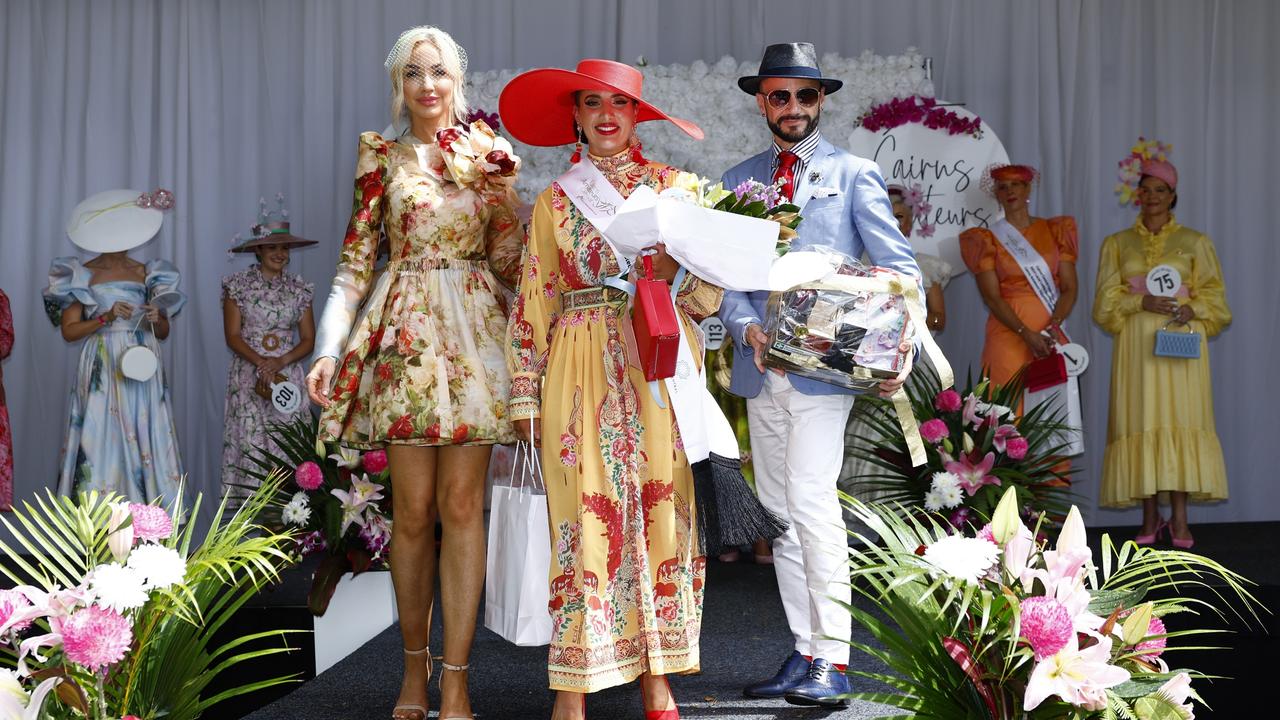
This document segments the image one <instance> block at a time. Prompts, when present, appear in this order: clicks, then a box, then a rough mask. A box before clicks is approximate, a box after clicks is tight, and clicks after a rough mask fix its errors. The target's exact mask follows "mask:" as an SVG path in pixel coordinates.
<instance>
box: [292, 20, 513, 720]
mask: <svg viewBox="0 0 1280 720" xmlns="http://www.w3.org/2000/svg"><path fill="white" fill-rule="evenodd" d="M465 63H466V56H465V54H464V53H463V52H462V50H461V49H460V48H459V47H458V46H457V45H456V44H455V43H454V41H453V39H452V38H450V37H449V35H448V34H447V33H445V32H443V31H441V30H439V29H438V28H430V27H423V28H414V29H412V30H409V31H407V32H405V33H404V34H402V35H401V36H400V39H399V40H398V41H397V42H396V45H395V47H394V48H393V49H392V51H391V54H390V56H389V57H388V58H387V70H388V72H389V73H390V76H391V89H392V116H393V118H394V122H395V126H396V127H398V128H404V132H402V133H401V134H400V136H399V137H398V138H395V139H391V138H384V137H382V136H380V135H378V134H377V133H372V132H367V133H364V134H363V135H361V136H360V145H359V153H358V156H357V160H356V181H355V203H354V206H353V212H352V215H351V223H350V225H349V227H348V229H347V234H346V237H345V239H344V240H343V244H342V253H341V257H340V259H339V261H338V273H337V277H335V278H334V282H333V288H332V290H331V291H330V295H329V300H328V303H327V304H326V305H325V310H324V315H323V316H322V318H321V321H320V326H319V332H318V335H317V338H316V360H315V361H314V363H313V365H312V369H311V372H310V373H309V374H308V375H307V390H308V393H309V394H310V395H311V397H312V399H313V400H314V401H315V402H316V403H318V404H319V405H321V406H322V407H323V408H324V412H323V413H322V415H321V419H320V437H321V438H323V439H325V440H337V441H338V442H340V443H342V444H343V445H347V446H350V447H356V448H362V449H365V448H379V447H385V448H386V449H387V457H388V460H389V461H390V466H391V480H392V487H393V493H392V514H393V517H394V522H393V524H392V538H391V576H392V580H393V581H394V583H395V590H396V600H397V603H398V605H399V608H400V631H401V634H402V636H403V639H404V649H405V675H404V678H403V682H402V685H401V689H400V700H399V702H398V704H397V707H396V711H395V714H394V717H396V718H403V719H405V720H424V719H425V717H426V714H427V709H426V706H427V693H426V687H425V685H426V681H427V679H428V678H429V677H430V674H431V663H430V652H429V650H428V648H427V639H428V631H429V623H430V617H431V604H432V597H433V586H434V581H435V574H436V555H435V551H434V546H433V540H434V538H433V529H434V527H435V522H436V516H437V513H438V514H439V518H440V521H441V524H442V526H443V529H444V535H443V541H442V545H441V548H440V559H439V564H440V580H441V582H440V587H441V597H442V604H443V610H444V637H445V640H444V662H443V663H442V664H443V665H444V668H445V669H446V670H447V671H449V672H446V673H444V676H443V677H442V679H441V699H440V717H441V718H467V717H470V716H471V709H470V701H469V700H468V698H467V692H466V682H467V675H466V671H467V669H468V665H467V661H468V657H469V654H470V651H471V641H472V639H473V636H474V634H475V626H476V611H477V608H478V606H479V602H480V593H481V591H482V589H483V586H484V571H485V528H484V515H483V506H484V478H485V473H486V470H487V468H488V463H489V456H490V450H491V446H492V445H493V444H494V443H510V442H514V440H515V437H514V435H513V433H512V429H511V423H510V421H509V420H508V418H507V410H506V400H507V388H508V387H509V385H510V382H509V379H508V373H507V370H506V365H505V360H504V353H503V337H504V334H505V329H506V317H507V316H506V308H505V307H504V305H503V303H502V302H501V301H500V299H499V285H498V283H499V282H503V283H505V284H507V285H514V284H515V281H516V275H517V274H518V273H519V263H520V251H521V243H522V236H521V232H520V223H519V221H518V219H517V216H516V210H515V208H516V207H517V200H516V196H515V193H514V192H513V191H512V190H511V185H512V183H513V182H514V180H515V171H516V167H517V165H518V160H517V159H516V158H515V157H514V155H513V154H511V152H510V149H511V146H510V144H508V143H506V141H505V140H502V139H501V138H498V137H496V136H495V135H494V134H493V133H492V131H491V130H489V128H488V126H487V125H485V124H484V123H482V122H477V123H474V124H473V125H472V126H471V127H470V128H465V127H463V126H462V125H461V123H462V119H463V117H464V116H465V113H466V100H465V98H464V96H463V87H464V85H463V72H464V71H465V69H466V65H465ZM383 233H385V234H386V235H387V237H388V238H389V240H390V250H391V257H390V262H389V263H388V264H387V269H386V271H385V272H384V273H383V274H382V275H381V276H380V277H379V279H378V281H377V284H376V285H374V284H373V281H372V278H373V269H374V260H375V257H376V254H377V248H378V239H379V236H380V235H382V234H383ZM331 384H332V387H331Z"/></svg>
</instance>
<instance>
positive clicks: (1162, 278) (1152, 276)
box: [1147, 265, 1182, 297]
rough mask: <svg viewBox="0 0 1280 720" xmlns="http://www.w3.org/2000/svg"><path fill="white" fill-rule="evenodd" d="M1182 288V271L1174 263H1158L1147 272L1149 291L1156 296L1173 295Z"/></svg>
mask: <svg viewBox="0 0 1280 720" xmlns="http://www.w3.org/2000/svg"><path fill="white" fill-rule="evenodd" d="M1180 289H1182V273H1180V272H1178V268H1176V267H1174V266H1172V265H1157V266H1155V267H1153V268H1151V271H1150V272H1148V273H1147V292H1148V293H1150V294H1151V295H1155V296H1156V297H1173V296H1174V295H1177V294H1178V290H1180Z"/></svg>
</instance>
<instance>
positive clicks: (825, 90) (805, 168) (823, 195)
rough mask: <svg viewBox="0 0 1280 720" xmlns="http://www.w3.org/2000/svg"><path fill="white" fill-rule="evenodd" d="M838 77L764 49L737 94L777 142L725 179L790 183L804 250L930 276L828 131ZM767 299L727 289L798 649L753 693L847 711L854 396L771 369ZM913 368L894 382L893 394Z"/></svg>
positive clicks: (870, 181) (795, 48)
mask: <svg viewBox="0 0 1280 720" xmlns="http://www.w3.org/2000/svg"><path fill="white" fill-rule="evenodd" d="M842 84H843V83H842V82H841V81H840V80H836V79H832V78H824V77H823V76H822V72H821V70H819V68H818V62H817V54H816V52H815V51H814V48H813V45H812V44H810V43H784V44H779V45H770V46H769V47H768V48H766V49H765V54H764V59H763V60H762V61H761V63H760V71H759V73H758V74H757V75H752V76H747V77H743V78H739V80H738V86H739V87H740V88H742V90H743V91H745V92H747V93H750V94H752V95H755V97H756V102H757V104H758V106H759V109H760V114H761V115H763V116H764V117H765V120H766V122H767V123H768V126H769V129H770V130H771V131H772V133H773V144H772V145H771V146H770V147H769V148H768V149H767V150H765V151H764V152H762V153H760V154H758V155H756V156H754V157H751V158H748V159H747V160H745V161H743V162H741V163H739V164H738V165H736V166H734V167H733V168H732V169H730V170H729V171H728V172H726V173H725V174H724V177H723V181H724V186H725V187H726V188H733V187H736V186H737V185H739V184H740V183H742V182H743V181H746V180H750V179H755V180H758V181H760V182H763V183H765V184H769V183H771V182H778V183H780V184H781V188H782V190H783V192H784V194H788V195H790V197H791V199H792V202H794V203H795V204H796V205H799V206H800V208H801V210H800V214H801V216H802V217H803V218H804V219H803V220H802V221H801V222H800V225H799V227H798V228H797V231H798V233H799V236H798V237H796V238H795V239H794V240H793V241H792V243H791V248H792V249H793V250H804V249H811V248H814V247H818V246H825V247H828V248H831V249H833V250H837V251H839V252H841V253H844V254H845V255H848V256H849V257H851V258H853V259H855V260H856V259H860V258H861V257H862V255H863V253H864V252H865V253H866V254H867V255H868V256H869V257H870V260H871V263H872V264H873V265H879V266H882V267H888V268H892V269H894V270H897V271H899V272H902V273H906V274H909V275H914V276H916V277H920V269H919V267H918V266H917V265H916V261H915V256H914V255H913V254H912V251H911V246H910V244H908V242H907V240H906V239H905V238H904V237H903V236H902V233H901V232H899V230H898V222H897V220H895V219H894V217H893V207H892V205H891V203H890V202H889V196H888V193H887V192H886V190H885V183H884V180H883V178H881V176H880V171H879V168H877V166H876V164H875V163H874V162H872V161H870V160H867V159H864V158H860V157H857V156H855V155H851V154H850V153H848V152H847V151H845V150H842V149H840V148H838V147H836V146H834V145H832V144H831V143H830V142H827V140H826V139H825V138H823V137H822V135H821V133H819V132H818V124H819V119H820V117H821V112H822V103H823V100H824V99H825V97H826V96H827V95H829V94H831V93H834V92H836V91H837V90H839V89H840V86H841V85H842ZM768 297H769V293H768V292H766V291H759V292H750V293H743V292H726V293H725V295H724V301H723V303H722V304H721V306H720V319H721V320H722V321H723V322H724V323H725V325H726V327H727V328H728V331H729V332H730V333H731V334H732V336H733V340H734V344H735V352H736V356H735V357H734V359H733V376H732V382H731V384H730V387H729V390H730V391H731V392H733V393H734V394H736V395H740V396H742V397H744V398H747V418H748V422H749V426H750V432H751V452H752V458H753V460H752V462H753V466H754V469H755V478H756V490H757V491H758V492H759V494H760V500H761V502H762V503H763V504H764V505H765V506H766V507H768V508H769V509H770V510H772V511H774V512H775V513H777V514H778V515H780V516H782V517H784V518H786V519H787V520H789V521H790V523H791V528H790V529H789V530H787V532H786V534H784V535H783V536H782V537H780V538H778V539H777V540H775V541H774V545H773V553H774V568H775V570H776V572H777V576H778V591H779V593H780V594H781V596H782V604H783V607H784V609H785V610H786V615H787V623H788V625H790V627H791V633H792V635H793V636H794V639H795V648H794V650H793V652H792V653H791V655H790V657H788V658H787V660H786V662H785V663H783V666H782V668H781V670H779V671H778V673H777V674H776V675H775V676H774V677H772V678H769V679H768V680H764V681H761V682H757V683H754V684H752V685H749V686H747V688H746V689H745V690H744V692H745V693H746V694H747V695H748V696H750V697H782V698H785V699H786V700H787V702H789V703H792V704H796V705H818V706H843V705H846V704H848V701H844V700H836V699H834V698H833V696H836V695H839V694H841V693H846V692H849V680H848V678H847V677H846V675H845V674H844V669H845V665H846V664H847V663H848V662H849V646H848V644H847V642H846V639H847V638H849V637H850V633H851V631H852V628H851V625H852V623H851V620H850V616H849V613H848V611H847V610H845V609H844V608H843V607H841V605H840V603H839V602H838V601H843V602H845V603H847V602H849V601H850V588H849V572H848V563H847V550H846V542H847V536H846V533H845V529H844V520H843V516H842V514H841V509H840V502H839V499H838V497H837V494H836V480H837V479H838V476H839V473H840V467H841V463H842V461H843V459H844V433H845V425H846V423H847V422H848V418H849V411H850V410H851V409H852V408H853V400H854V395H855V394H856V393H855V392H854V391H852V390H848V389H846V388H842V387H837V386H835V385H829V384H827V383H823V382H819V381H817V380H810V379H807V378H802V377H799V376H795V375H791V374H785V373H783V372H782V371H780V370H776V369H770V370H769V371H768V372H766V371H765V368H764V365H763V357H764V352H765V348H766V346H767V344H768V338H767V336H766V335H765V333H764V330H763V327H762V326H763V324H764V317H765V303H766V301H767V300H768ZM905 379H906V374H905V372H904V374H903V375H901V376H899V377H898V378H895V379H894V380H889V381H886V382H885V383H884V384H882V385H881V391H882V393H885V394H887V393H890V392H892V391H894V390H896V389H897V388H898V387H900V386H901V385H902V383H903V382H904V381H905Z"/></svg>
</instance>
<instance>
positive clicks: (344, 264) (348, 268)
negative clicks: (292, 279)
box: [315, 132, 387, 358]
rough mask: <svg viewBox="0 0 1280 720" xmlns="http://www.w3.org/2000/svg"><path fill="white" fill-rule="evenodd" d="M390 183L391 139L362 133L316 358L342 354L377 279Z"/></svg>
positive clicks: (317, 336) (317, 337)
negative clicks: (352, 193)
mask: <svg viewBox="0 0 1280 720" xmlns="http://www.w3.org/2000/svg"><path fill="white" fill-rule="evenodd" d="M386 185H387V141H386V140H384V139H383V138H382V136H381V135H379V134H378V133H375V132H366V133H362V134H361V135H360V147H359V149H358V151H357V154H356V180H355V197H354V199H353V200H352V203H351V221H350V222H349V223H348V224H347V233H346V235H345V236H344V237H343V238H342V252H341V254H340V255H339V256H338V271H337V273H336V274H335V275H334V277H333V285H331V286H330V288H329V299H328V300H327V301H326V302H325V304H324V314H323V315H322V316H321V317H320V325H319V327H318V328H317V331H316V352H315V357H317V358H322V357H333V358H336V357H338V356H339V355H340V354H341V352H342V348H343V346H344V345H346V342H347V336H348V335H349V334H350V333H351V326H352V325H353V324H354V323H355V320H356V312H357V311H358V310H359V308H360V303H361V302H362V301H363V300H364V297H365V295H367V294H368V293H369V287H370V285H372V283H373V266H374V262H375V261H376V260H377V258H378V238H379V237H380V236H381V234H382V215H383V211H384V210H385V202H384V200H385V198H384V195H385V193H386Z"/></svg>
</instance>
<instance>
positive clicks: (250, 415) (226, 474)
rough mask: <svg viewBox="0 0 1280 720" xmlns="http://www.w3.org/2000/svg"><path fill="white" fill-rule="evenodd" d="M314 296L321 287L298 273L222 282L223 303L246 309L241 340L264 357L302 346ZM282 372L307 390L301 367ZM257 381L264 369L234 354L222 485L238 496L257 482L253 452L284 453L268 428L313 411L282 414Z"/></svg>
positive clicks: (245, 275)
mask: <svg viewBox="0 0 1280 720" xmlns="http://www.w3.org/2000/svg"><path fill="white" fill-rule="evenodd" d="M314 292H315V287H314V286H313V285H312V284H311V283H309V282H305V281H304V280H303V279H302V278H300V277H298V276H297V275H291V274H289V273H283V274H282V275H281V276H280V277H277V278H274V279H271V278H267V277H266V276H264V275H263V274H262V272H261V271H260V270H259V267H258V266H257V265H254V266H253V267H250V268H248V269H246V270H242V271H240V272H238V273H235V274H233V275H228V276H227V277H224V278H223V279H222V297H223V300H230V301H231V302H234V303H235V304H236V307H237V308H239V310H240V337H241V338H242V339H243V340H244V341H245V343H247V344H248V345H249V347H251V348H253V351H254V352H256V353H258V354H259V355H262V356H263V357H279V356H281V355H284V354H286V353H288V352H289V351H290V350H292V349H293V348H294V346H295V345H297V337H296V330H297V327H298V323H299V321H300V320H301V319H302V315H303V313H304V312H306V310H307V309H309V308H310V307H311V298H312V295H313V294H314ZM280 374H282V375H285V376H287V377H288V379H289V382H291V383H293V384H294V385H296V386H297V387H298V389H299V390H301V391H303V392H305V388H306V383H305V382H304V375H305V374H306V373H305V371H304V370H303V368H302V365H301V364H300V363H293V364H292V365H288V366H286V367H284V368H281V370H280ZM257 381H258V369H257V368H256V367H254V366H253V365H252V364H251V363H250V362H249V361H248V360H245V359H244V358H242V357H240V356H239V355H237V354H235V353H232V354H231V366H230V367H229V368H228V369H227V401H226V406H225V411H224V418H223V429H222V433H223V434H222V482H223V484H225V485H228V488H227V491H228V492H229V493H231V494H232V495H236V496H247V495H248V494H249V492H250V490H249V488H246V487H243V486H245V485H254V484H256V483H255V481H254V479H253V478H250V477H249V476H248V475H246V474H245V473H244V472H242V471H241V468H243V467H246V466H252V465H251V463H250V461H249V458H248V453H249V452H250V451H252V450H254V449H256V448H265V449H267V450H268V451H269V452H273V453H278V452H279V450H278V449H277V448H276V447H275V446H274V445H271V444H270V442H271V441H270V439H269V438H268V435H267V426H268V425H269V424H270V423H287V422H291V421H292V420H294V419H295V418H297V417H300V416H304V415H306V414H307V413H309V412H310V410H309V409H308V406H307V404H306V403H303V404H302V405H301V406H300V407H299V408H298V410H297V411H295V412H294V414H293V415H292V416H286V415H281V414H280V413H279V412H278V411H277V410H276V409H275V408H274V407H273V406H272V405H271V401H270V400H269V399H267V398H264V397H262V396H261V395H259V394H258V393H257V392H255V390H254V387H255V386H256V384H257Z"/></svg>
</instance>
